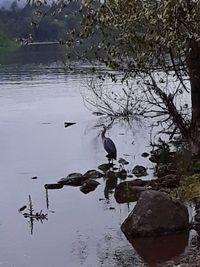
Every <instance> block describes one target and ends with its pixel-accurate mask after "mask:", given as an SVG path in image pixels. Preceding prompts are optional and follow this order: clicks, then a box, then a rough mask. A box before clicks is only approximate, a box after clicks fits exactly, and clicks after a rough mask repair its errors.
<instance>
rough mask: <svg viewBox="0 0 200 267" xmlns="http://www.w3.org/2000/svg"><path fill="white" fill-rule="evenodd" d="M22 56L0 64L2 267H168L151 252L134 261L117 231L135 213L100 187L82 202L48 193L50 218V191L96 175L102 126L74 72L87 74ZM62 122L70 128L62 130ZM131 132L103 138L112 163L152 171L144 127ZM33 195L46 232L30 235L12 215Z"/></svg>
mask: <svg viewBox="0 0 200 267" xmlns="http://www.w3.org/2000/svg"><path fill="white" fill-rule="evenodd" d="M28 49H29V48H25V49H24V50H22V51H20V52H18V53H14V54H12V55H9V56H7V55H6V56H2V65H1V66H0V151H1V153H0V179H1V186H0V236H1V242H0V266H2V267H27V266H28V267H35V266H38V267H43V266H48V267H56V266H58V267H66V266H67V267H68V266H69V267H79V266H83V267H99V266H105V267H108V266H109V267H110V266H111V267H113V266H122V267H123V266H124V267H129V266H136V267H137V266H157V265H156V263H155V262H163V261H165V260H170V259H171V258H172V256H168V257H167V258H163V259H164V260H163V259H162V258H161V259H160V257H159V255H158V257H157V260H155V259H151V257H150V258H149V256H148V255H147V254H148V253H147V252H148V248H146V247H145V249H143V248H142V249H141V244H139V245H138V244H137V246H136V247H135V249H136V250H137V251H136V250H135V249H134V248H133V246H132V245H131V244H130V243H129V242H128V241H127V239H126V238H125V236H124V235H123V233H122V232H121V230H120V226H121V223H122V222H123V221H124V219H125V218H126V217H127V215H128V214H129V212H130V210H131V209H132V208H133V206H134V203H132V204H129V205H128V204H117V203H116V201H115V199H114V196H113V194H110V196H109V199H106V198H105V196H104V187H105V182H104V180H103V179H100V180H98V181H99V182H100V183H101V184H100V186H98V188H97V189H96V190H95V191H94V192H91V193H89V194H87V195H84V194H83V193H82V192H81V191H80V190H79V188H78V187H67V186H66V187H64V188H63V189H60V190H49V193H48V197H49V199H48V201H49V203H48V204H49V208H48V209H47V202H46V192H45V189H44V185H45V184H46V183H55V182H57V181H58V180H59V179H60V178H61V177H64V176H66V175H68V174H69V173H71V172H81V173H85V172H86V171H87V170H89V169H97V167H98V166H99V165H100V164H102V163H105V162H106V157H105V155H106V153H105V151H104V150H103V146H102V142H101V138H100V135H99V134H100V131H101V129H100V128H96V127H95V125H96V124H97V120H98V118H97V117H96V116H94V115H92V113H91V111H89V110H88V109H87V108H86V107H85V105H84V104H83V99H82V96H81V94H80V91H81V92H83V91H84V82H85V81H86V79H87V78H88V76H87V75H86V74H83V73H82V72H81V71H80V70H82V69H84V68H85V66H83V65H81V64H80V65H79V66H78V69H77V71H65V70H64V69H63V68H62V60H63V58H62V55H63V54H62V53H60V51H59V50H57V51H56V50H55V49H44V48H43V49H41V48H39V47H38V48H34V49H32V50H30V51H29V50H28ZM65 121H70V122H76V124H75V125H73V126H71V127H68V128H65V127H64V122H65ZM132 125H133V126H134V127H133V128H132V129H130V128H129V127H128V125H127V124H126V123H125V122H120V123H118V124H115V125H114V126H113V128H112V129H110V130H109V132H108V133H107V134H108V135H109V136H110V137H111V138H112V139H113V141H114V142H115V144H116V146H117V150H118V158H120V157H123V158H125V159H126V160H128V161H129V162H130V164H129V165H128V167H127V168H128V169H130V170H131V169H132V168H133V167H134V165H136V164H142V165H144V166H147V167H151V164H150V163H149V161H148V159H145V158H143V157H141V154H142V153H143V152H145V151H148V150H149V149H150V148H149V146H148V144H149V139H150V135H149V132H150V129H149V127H147V126H146V125H144V123H143V122H142V121H141V122H138V121H135V122H133V123H132ZM149 173H150V175H149V178H152V170H150V169H149ZM34 176H37V179H32V177H34ZM29 195H30V196H31V199H32V204H33V208H34V211H35V212H40V210H42V212H43V213H45V214H46V213H47V214H48V220H43V223H42V222H40V221H34V224H33V226H32V227H33V229H32V228H31V225H30V220H29V219H28V218H24V216H23V215H22V213H19V212H18V209H19V208H20V207H22V206H23V205H28V204H29V201H28V198H29ZM31 231H32V234H31ZM181 238H182V237H181ZM170 242H171V241H170ZM187 242H188V236H185V237H183V240H182V241H181V244H182V245H181V246H180V248H179V247H178V249H177V251H176V253H175V255H174V254H173V257H175V256H176V257H177V256H179V255H180V254H181V253H183V252H184V250H185V247H186V246H187ZM150 246H151V245H150ZM137 252H138V253H139V254H140V255H139V254H138V253H137ZM142 257H143V258H142ZM170 257H171V258H170ZM144 261H146V262H148V261H149V263H148V264H147V263H144ZM163 266H164V265H163ZM170 266H172V265H170Z"/></svg>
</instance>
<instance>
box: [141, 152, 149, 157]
mask: <svg viewBox="0 0 200 267" xmlns="http://www.w3.org/2000/svg"><path fill="white" fill-rule="evenodd" d="M141 156H142V157H143V158H147V157H148V156H149V153H147V152H144V153H142V155H141Z"/></svg>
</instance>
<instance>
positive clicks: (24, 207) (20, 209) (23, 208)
mask: <svg viewBox="0 0 200 267" xmlns="http://www.w3.org/2000/svg"><path fill="white" fill-rule="evenodd" d="M26 208H27V206H26V205H24V206H22V207H21V208H19V209H18V211H19V212H22V211H24V210H25V209H26Z"/></svg>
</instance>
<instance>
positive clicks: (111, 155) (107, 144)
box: [101, 126, 117, 160]
mask: <svg viewBox="0 0 200 267" xmlns="http://www.w3.org/2000/svg"><path fill="white" fill-rule="evenodd" d="M105 133H106V127H105V126H104V127H103V131H102V132H101V138H102V142H103V147H104V149H105V151H106V152H107V153H108V155H107V156H106V157H107V158H108V159H109V160H111V159H115V160H116V159H117V149H116V146H115V144H114V142H113V141H112V140H111V139H110V138H108V137H105Z"/></svg>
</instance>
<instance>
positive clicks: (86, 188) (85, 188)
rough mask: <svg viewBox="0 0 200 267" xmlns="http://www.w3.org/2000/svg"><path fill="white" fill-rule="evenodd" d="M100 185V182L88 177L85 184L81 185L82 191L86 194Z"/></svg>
mask: <svg viewBox="0 0 200 267" xmlns="http://www.w3.org/2000/svg"><path fill="white" fill-rule="evenodd" d="M98 185H100V183H99V182H97V181H95V180H92V179H88V180H86V181H85V182H84V184H83V185H82V186H81V187H80V190H81V192H83V193H84V194H88V193H89V192H91V191H94V190H95V189H96V188H97V186H98Z"/></svg>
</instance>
